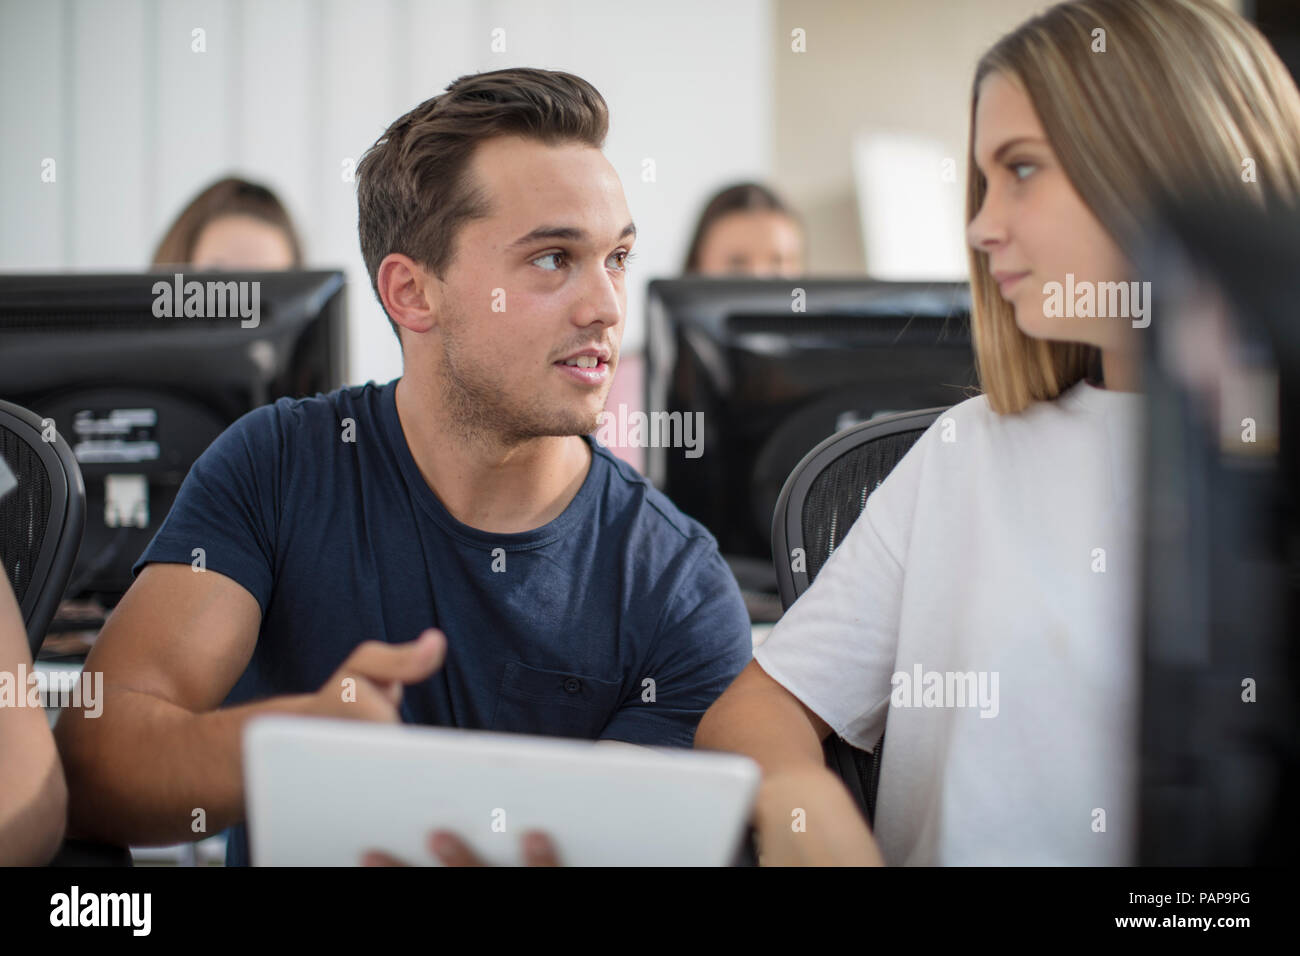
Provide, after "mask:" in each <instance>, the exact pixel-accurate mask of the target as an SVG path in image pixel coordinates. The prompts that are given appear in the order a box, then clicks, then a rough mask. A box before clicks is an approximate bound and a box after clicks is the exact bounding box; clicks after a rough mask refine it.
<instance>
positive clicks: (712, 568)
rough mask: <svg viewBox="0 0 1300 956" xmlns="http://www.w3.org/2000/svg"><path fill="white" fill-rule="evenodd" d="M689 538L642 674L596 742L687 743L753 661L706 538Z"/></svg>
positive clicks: (734, 596) (734, 594)
mask: <svg viewBox="0 0 1300 956" xmlns="http://www.w3.org/2000/svg"><path fill="white" fill-rule="evenodd" d="M693 540H694V542H695V545H694V547H693V549H692V550H693V553H692V554H690V555H688V557H687V559H686V560H685V561H683V564H682V573H681V574H680V575H678V576H677V577H676V578H675V579H674V584H673V591H672V597H671V599H670V600H669V601H668V602H667V604H666V605H665V607H664V611H663V614H662V615H661V617H660V620H659V626H658V628H657V631H656V638H655V643H654V646H653V648H652V650H651V653H650V657H649V660H648V664H647V666H646V667H645V673H644V674H642V675H640V676H639V677H638V679H637V681H636V685H637V686H636V687H635V689H634V690H633V692H632V694H630V695H629V697H628V699H627V700H626V701H625V702H624V704H623V706H622V707H621V708H620V709H619V710H618V712H617V713H615V715H614V717H613V718H612V719H611V720H610V722H609V723H608V724H607V725H606V726H605V729H604V730H603V731H602V732H601V735H600V739H602V740H622V741H626V742H628V743H634V744H643V745H645V746H668V747H690V746H692V745H693V744H694V743H695V728H696V726H697V725H698V724H699V722H700V718H701V717H703V716H704V712H705V711H706V710H708V709H709V706H710V705H711V704H712V703H713V702H714V701H715V700H717V699H718V698H719V697H720V696H721V695H722V692H723V691H724V690H726V689H727V687H728V686H729V685H730V684H731V682H732V681H733V680H735V678H736V675H738V674H739V673H740V672H741V671H742V670H744V668H745V665H746V664H748V663H749V661H750V658H751V657H752V656H753V646H754V642H753V638H752V636H751V631H750V626H749V614H748V613H747V612H746V610H745V602H744V600H743V599H742V598H741V596H740V588H739V586H738V585H737V584H736V579H735V577H734V576H733V575H732V573H731V569H730V568H728V567H727V564H726V562H725V561H723V559H722V555H721V554H719V553H718V548H717V544H716V543H715V542H714V541H713V539H712V538H711V537H709V538H696V539H693ZM648 681H650V682H652V683H648Z"/></svg>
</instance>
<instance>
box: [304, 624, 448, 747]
mask: <svg viewBox="0 0 1300 956" xmlns="http://www.w3.org/2000/svg"><path fill="white" fill-rule="evenodd" d="M446 656H447V639H446V637H444V636H443V633H442V632H441V631H438V630H434V629H430V630H427V631H425V632H424V633H423V634H421V635H420V636H419V638H417V639H416V640H414V641H409V642H408V643H406V644H386V643H384V642H383V641H366V642H365V643H363V644H360V645H358V646H357V648H356V649H355V650H354V651H353V652H352V653H351V654H349V655H348V658H347V660H345V661H344V662H343V664H342V665H341V666H340V667H339V669H338V670H337V671H335V672H334V675H333V676H332V677H331V678H330V679H329V680H327V681H326V682H325V683H324V684H322V685H321V688H320V690H318V691H316V693H315V694H313V695H312V697H313V701H312V705H311V712H312V713H313V714H315V715H316V716H319V717H343V718H351V719H354V720H374V721H379V722H384V723H390V724H395V723H398V722H399V720H400V719H401V718H400V715H399V714H398V708H399V707H400V706H401V704H402V688H403V686H405V685H406V684H416V683H419V682H420V681H422V680H424V679H425V678H427V677H428V676H429V675H430V674H432V673H434V671H436V670H437V669H438V668H439V667H441V666H442V662H443V660H445V659H446Z"/></svg>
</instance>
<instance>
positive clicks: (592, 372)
mask: <svg viewBox="0 0 1300 956" xmlns="http://www.w3.org/2000/svg"><path fill="white" fill-rule="evenodd" d="M579 358H582V359H586V362H584V364H582V365H570V364H568V363H569V362H570V361H572V360H574V359H579ZM610 358H611V355H610V353H609V352H605V351H602V350H600V349H584V350H583V351H581V352H575V353H573V354H572V355H570V356H568V357H567V359H561V360H560V361H558V362H555V363H554V366H555V367H556V368H558V369H559V370H560V371H561V372H562V373H563V374H565V375H567V376H568V377H569V378H570V379H572V380H573V381H575V382H578V383H579V384H581V385H601V384H604V383H605V382H606V381H607V380H608V379H609V376H610V367H609V360H610ZM592 360H594V361H595V364H594V365H591V364H588V363H590V362H591V361H592Z"/></svg>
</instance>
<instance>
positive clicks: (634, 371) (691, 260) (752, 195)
mask: <svg viewBox="0 0 1300 956" xmlns="http://www.w3.org/2000/svg"><path fill="white" fill-rule="evenodd" d="M682 271H683V272H684V273H685V274H686V275H688V276H714V277H722V278H725V277H732V278H743V277H748V278H755V279H771V278H793V277H795V276H800V275H803V272H804V230H803V225H802V224H801V223H800V221H799V218H798V216H796V215H795V213H794V211H793V210H792V209H791V208H790V207H789V206H787V205H786V204H785V203H784V202H783V201H782V200H781V198H780V197H779V196H777V194H776V193H774V192H773V191H772V190H771V189H769V188H767V187H766V186H764V185H762V184H760V183H737V184H735V185H733V186H727V187H726V188H725V189H722V190H720V191H719V192H717V193H715V194H714V195H713V197H712V198H711V199H710V200H709V201H708V202H707V203H706V204H705V206H704V210H703V211H702V212H701V213H700V218H699V221H698V222H697V223H696V225H695V232H694V233H693V234H692V236H691V244H690V247H689V249H688V251H687V253H686V265H685V267H684V268H683V270H682ZM620 403H621V404H623V405H625V406H626V407H627V411H628V412H629V413H631V412H633V411H646V409H645V408H644V405H645V361H644V358H643V357H642V356H641V355H640V354H635V353H632V352H625V353H624V354H623V356H622V360H621V361H620V362H619V367H618V372H617V373H615V376H614V384H613V386H611V388H610V390H609V401H608V403H607V404H606V408H607V409H609V411H610V412H611V413H615V414H617V412H618V406H619V404H620ZM651 410H652V411H653V409H651ZM610 451H612V452H614V454H616V455H618V456H619V457H620V458H622V459H623V460H624V461H626V462H628V464H630V465H632V466H633V467H634V468H636V469H638V470H644V466H645V451H644V449H641V448H615V447H611V448H610Z"/></svg>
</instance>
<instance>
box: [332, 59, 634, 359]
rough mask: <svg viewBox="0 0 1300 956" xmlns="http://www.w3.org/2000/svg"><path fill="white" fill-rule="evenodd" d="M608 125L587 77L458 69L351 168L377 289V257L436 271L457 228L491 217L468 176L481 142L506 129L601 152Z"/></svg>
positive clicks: (365, 252)
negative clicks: (396, 256)
mask: <svg viewBox="0 0 1300 956" xmlns="http://www.w3.org/2000/svg"><path fill="white" fill-rule="evenodd" d="M608 129H609V109H608V107H607V106H606V105H605V100H604V97H602V96H601V95H600V93H598V92H597V91H596V88H595V87H593V86H592V85H591V84H590V83H588V82H587V81H586V80H584V79H581V78H580V77H577V76H574V75H573V74H571V73H561V72H557V71H552V70H535V69H528V68H522V67H521V68H515V69H508V70H494V71H492V72H491V73H475V74H470V75H468V76H462V77H461V78H460V79H458V80H456V81H455V82H454V83H452V84H451V85H450V86H448V87H447V89H446V92H443V93H440V94H438V95H437V96H435V97H433V98H432V99H428V100H425V101H424V102H423V103H421V104H420V105H419V106H417V107H415V109H413V110H411V111H410V112H409V113H407V114H406V115H405V116H403V117H401V118H400V119H398V120H397V121H396V122H394V123H393V124H392V125H391V126H389V127H388V129H387V130H385V131H384V134H383V135H382V136H380V137H379V139H378V140H376V141H375V144H374V145H373V146H371V147H370V149H368V150H367V151H366V154H365V155H364V156H362V157H361V162H360V163H359V164H358V165H357V231H358V232H359V233H360V236H361V255H362V257H363V258H364V259H365V260H366V270H367V271H368V272H369V273H370V284H371V286H372V287H373V288H374V290H375V295H377V296H378V295H379V264H380V263H381V262H382V261H383V260H384V257H385V256H387V255H389V254H391V253H394V252H397V253H401V254H402V255H406V256H410V257H411V258H412V259H413V260H415V261H416V262H418V263H421V264H422V265H424V266H425V267H427V268H429V269H431V270H432V271H433V273H434V275H436V276H438V278H442V275H443V272H444V270H445V269H446V267H447V266H448V265H449V264H450V263H451V261H452V257H453V254H454V252H455V240H456V232H457V230H458V229H459V228H460V227H461V226H462V225H464V224H465V223H466V222H468V221H469V220H471V219H478V218H482V217H484V216H487V215H489V214H490V211H491V210H490V207H489V204H488V197H487V196H486V195H484V194H483V191H482V187H481V186H479V185H478V184H476V183H474V182H473V181H472V180H471V178H470V176H469V163H470V159H471V157H472V156H473V153H474V150H475V148H476V147H477V146H478V145H479V144H480V143H482V142H483V141H484V140H487V139H489V138H491V137H494V136H506V135H514V136H525V137H529V138H531V139H536V140H540V141H541V142H543V143H545V144H547V145H548V146H553V145H557V144H559V143H566V142H574V141H576V142H579V143H584V144H586V145H588V146H593V147H595V148H596V149H601V148H603V147H604V145H605V135H606V133H607V131H608ZM380 305H381V306H382V305H383V298H382V297H380ZM388 321H389V324H390V325H392V327H393V332H394V333H396V334H397V340H398V342H401V340H402V336H401V332H400V330H399V329H398V327H397V323H395V322H393V320H392V317H391V316H390V317H389V320H388Z"/></svg>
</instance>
